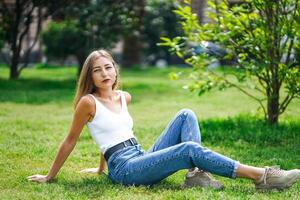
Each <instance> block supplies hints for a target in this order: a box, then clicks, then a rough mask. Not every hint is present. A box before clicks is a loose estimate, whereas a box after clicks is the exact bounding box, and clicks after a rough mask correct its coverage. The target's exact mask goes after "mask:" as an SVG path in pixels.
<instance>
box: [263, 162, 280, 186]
mask: <svg viewBox="0 0 300 200" xmlns="http://www.w3.org/2000/svg"><path fill="white" fill-rule="evenodd" d="M267 175H275V176H283V175H284V170H282V169H280V168H279V167H277V166H274V167H266V171H265V173H264V175H263V181H264V184H267Z"/></svg>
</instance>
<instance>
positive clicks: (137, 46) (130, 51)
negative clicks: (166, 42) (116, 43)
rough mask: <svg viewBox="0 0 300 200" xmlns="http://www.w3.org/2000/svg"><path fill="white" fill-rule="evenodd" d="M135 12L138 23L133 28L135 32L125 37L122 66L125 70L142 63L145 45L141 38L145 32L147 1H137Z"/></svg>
mask: <svg viewBox="0 0 300 200" xmlns="http://www.w3.org/2000/svg"><path fill="white" fill-rule="evenodd" d="M134 12H135V15H136V18H137V20H138V21H137V22H136V24H135V25H134V26H133V27H132V28H133V30H131V31H130V33H129V34H125V35H124V45H123V52H122V66H123V67H125V68H130V67H132V66H134V65H140V64H141V63H142V51H143V43H142V42H141V37H142V35H143V31H144V28H143V24H144V16H145V0H138V1H137V3H136V5H135V7H134ZM136 32H137V33H136Z"/></svg>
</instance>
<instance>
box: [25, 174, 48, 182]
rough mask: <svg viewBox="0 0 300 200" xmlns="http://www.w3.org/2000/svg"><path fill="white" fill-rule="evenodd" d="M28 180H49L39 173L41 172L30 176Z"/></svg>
mask: <svg viewBox="0 0 300 200" xmlns="http://www.w3.org/2000/svg"><path fill="white" fill-rule="evenodd" d="M27 180H28V181H35V182H39V183H45V182H47V178H46V176H44V175H39V174H36V175H32V176H28V177H27Z"/></svg>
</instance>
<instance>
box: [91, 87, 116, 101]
mask: <svg viewBox="0 0 300 200" xmlns="http://www.w3.org/2000/svg"><path fill="white" fill-rule="evenodd" d="M95 93H96V94H97V96H98V97H100V98H101V99H103V100H108V101H111V100H114V97H115V94H114V90H113V89H111V88H109V89H107V90H104V89H97V90H96V92H95Z"/></svg>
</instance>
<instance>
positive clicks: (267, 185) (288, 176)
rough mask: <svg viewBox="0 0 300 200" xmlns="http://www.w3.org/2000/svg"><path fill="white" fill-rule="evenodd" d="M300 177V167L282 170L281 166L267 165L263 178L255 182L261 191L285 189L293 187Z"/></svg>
mask: <svg viewBox="0 0 300 200" xmlns="http://www.w3.org/2000/svg"><path fill="white" fill-rule="evenodd" d="M299 178H300V170H299V169H293V170H282V169H280V168H279V167H266V168H265V173H264V174H263V176H262V177H261V179H260V180H259V181H256V182H255V183H254V184H255V188H256V189H257V190H260V191H270V190H273V189H278V190H283V189H286V188H289V187H291V186H292V185H293V184H294V183H295V182H296V181H297V179H299Z"/></svg>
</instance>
